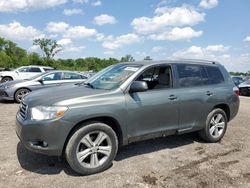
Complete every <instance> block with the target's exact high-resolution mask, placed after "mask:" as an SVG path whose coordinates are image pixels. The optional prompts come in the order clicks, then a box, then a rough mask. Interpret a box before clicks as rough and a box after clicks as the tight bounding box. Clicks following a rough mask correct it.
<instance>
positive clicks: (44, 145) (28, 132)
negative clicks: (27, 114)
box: [16, 113, 73, 156]
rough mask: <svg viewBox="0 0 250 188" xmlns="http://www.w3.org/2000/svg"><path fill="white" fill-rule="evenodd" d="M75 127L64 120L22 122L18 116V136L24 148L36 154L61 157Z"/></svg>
mask: <svg viewBox="0 0 250 188" xmlns="http://www.w3.org/2000/svg"><path fill="white" fill-rule="evenodd" d="M72 127H73V125H72V123H71V122H68V121H64V120H62V119H58V120H49V121H32V120H22V118H21V117H20V115H19V113H18V114H17V116H16V134H17V136H18V137H19V139H20V141H21V142H22V143H23V144H24V146H25V147H26V148H27V149H29V150H31V151H34V152H37V153H41V154H45V155H50V156H61V155H62V153H63V149H64V144H65V141H66V138H67V136H68V134H69V132H70V130H71V128H72Z"/></svg>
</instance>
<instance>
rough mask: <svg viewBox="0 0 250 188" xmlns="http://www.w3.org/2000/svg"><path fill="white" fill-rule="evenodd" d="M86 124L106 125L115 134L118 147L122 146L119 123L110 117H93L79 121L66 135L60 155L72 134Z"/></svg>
mask: <svg viewBox="0 0 250 188" xmlns="http://www.w3.org/2000/svg"><path fill="white" fill-rule="evenodd" d="M88 122H89V123H91V122H101V123H104V124H107V125H108V126H110V127H111V128H112V129H113V130H114V132H115V133H116V135H117V137H118V144H119V146H121V145H123V133H122V129H121V125H120V123H119V122H118V121H117V120H116V119H115V118H113V117H110V116H98V117H93V118H89V119H86V120H83V121H80V122H79V123H77V124H76V125H75V126H74V127H73V128H72V129H71V130H70V132H69V133H68V135H67V138H66V140H65V142H64V146H63V151H62V154H64V153H65V149H66V146H67V144H68V142H69V139H70V138H71V136H72V135H73V134H74V132H75V131H76V130H78V129H79V128H81V127H83V124H87V123H88Z"/></svg>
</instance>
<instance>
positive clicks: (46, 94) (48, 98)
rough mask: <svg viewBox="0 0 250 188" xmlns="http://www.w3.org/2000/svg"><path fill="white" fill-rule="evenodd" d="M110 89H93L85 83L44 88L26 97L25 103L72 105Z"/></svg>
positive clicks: (32, 104)
mask: <svg viewBox="0 0 250 188" xmlns="http://www.w3.org/2000/svg"><path fill="white" fill-rule="evenodd" d="M109 92H111V91H109V90H101V89H92V88H89V87H88V86H84V85H75V84H72V85H67V86H61V87H53V88H48V89H42V90H38V91H35V92H32V93H30V94H29V95H27V96H26V97H24V103H25V104H27V105H28V106H30V107H33V106H51V105H70V104H71V103H73V101H75V102H76V100H77V101H78V100H80V99H82V100H83V98H87V97H91V96H94V95H98V94H104V93H109Z"/></svg>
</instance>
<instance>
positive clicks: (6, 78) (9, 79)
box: [2, 76, 13, 83]
mask: <svg viewBox="0 0 250 188" xmlns="http://www.w3.org/2000/svg"><path fill="white" fill-rule="evenodd" d="M10 81H13V78H11V77H9V76H6V77H3V78H2V83H5V82H10Z"/></svg>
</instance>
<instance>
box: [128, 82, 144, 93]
mask: <svg viewBox="0 0 250 188" xmlns="http://www.w3.org/2000/svg"><path fill="white" fill-rule="evenodd" d="M147 90H148V84H147V83H146V82H144V81H134V82H133V83H132V84H131V86H130V90H129V91H130V92H132V93H134V92H143V91H147Z"/></svg>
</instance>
